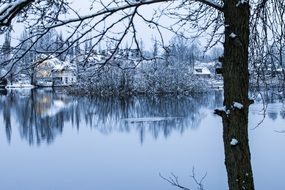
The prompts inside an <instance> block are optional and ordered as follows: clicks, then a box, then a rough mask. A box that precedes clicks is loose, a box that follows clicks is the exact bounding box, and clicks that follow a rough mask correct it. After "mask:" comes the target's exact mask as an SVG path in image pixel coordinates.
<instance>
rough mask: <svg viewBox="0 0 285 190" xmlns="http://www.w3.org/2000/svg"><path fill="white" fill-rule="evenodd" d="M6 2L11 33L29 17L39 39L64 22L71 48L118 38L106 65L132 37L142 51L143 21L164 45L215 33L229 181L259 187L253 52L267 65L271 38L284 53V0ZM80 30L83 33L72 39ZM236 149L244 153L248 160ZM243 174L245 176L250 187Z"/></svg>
mask: <svg viewBox="0 0 285 190" xmlns="http://www.w3.org/2000/svg"><path fill="white" fill-rule="evenodd" d="M154 4H160V6H159V7H158V8H157V10H156V11H154V14H153V15H151V16H148V15H144V14H143V10H144V8H145V7H147V6H149V5H154ZM0 5H1V9H0V27H1V31H2V32H5V31H6V30H7V28H8V27H10V26H11V25H12V24H13V21H16V20H17V21H19V22H23V23H24V24H26V25H27V28H28V29H29V31H31V36H32V37H31V38H33V39H34V42H35V43H36V41H38V39H39V38H41V37H42V36H43V35H44V34H46V33H47V32H48V31H49V30H51V29H53V28H60V27H63V26H64V27H66V28H67V29H69V33H68V35H67V37H66V41H69V47H71V46H72V45H74V44H76V43H78V42H80V43H84V41H85V40H91V39H88V38H86V36H87V35H88V34H90V33H92V36H90V38H92V41H93V47H92V48H94V47H96V46H98V45H99V44H100V43H101V42H102V41H112V42H113V43H112V44H111V47H110V50H111V52H112V54H111V55H110V56H109V57H108V58H107V59H106V61H105V62H104V63H102V66H104V65H105V64H106V63H108V61H110V60H111V59H112V56H113V54H114V53H115V52H116V51H117V50H118V48H119V47H120V45H121V44H122V43H123V42H124V40H126V39H127V40H129V41H131V44H130V46H131V47H136V48H138V49H140V47H139V44H140V43H139V39H140V38H139V36H138V35H139V32H138V26H137V24H136V23H137V22H144V23H145V24H146V26H148V27H150V28H151V29H154V30H155V31H156V32H157V34H158V35H159V36H160V40H161V43H162V44H165V43H164V38H163V36H164V32H165V31H171V32H174V33H176V34H179V35H183V36H187V32H191V31H195V32H196V34H195V36H203V35H205V34H209V35H206V36H207V37H208V38H207V39H208V46H209V47H211V46H213V45H215V44H217V43H220V42H222V43H223V46H224V56H223V57H222V58H221V59H220V61H221V62H222V75H223V79H224V106H225V111H221V110H220V111H218V110H217V113H218V114H219V115H221V116H222V118H223V124H224V132H225V131H226V132H225V133H224V137H225V138H224V143H225V150H227V152H228V153H229V154H227V156H226V166H227V170H228V174H229V175H228V176H229V177H228V180H229V187H230V189H243V188H246V189H254V185H253V177H252V171H251V166H250V154H249V147H248V138H247V128H248V124H247V115H248V107H249V105H250V103H251V101H250V100H249V98H248V89H249V71H248V67H249V56H251V60H254V62H253V64H256V63H257V62H258V61H259V62H260V63H264V61H265V60H266V59H265V58H266V56H267V55H268V52H270V51H269V47H270V45H271V44H270V40H271V39H274V42H275V43H276V44H278V48H279V50H280V54H279V55H281V54H282V51H283V48H284V44H283V43H284V23H283V20H284V2H283V0H142V1H133V0H112V1H111V0H110V1H107V2H105V3H104V2H102V1H99V0H98V1H97V0H94V1H93V2H92V3H91V5H90V9H91V11H90V13H89V14H87V15H79V14H78V13H77V12H76V11H74V10H73V9H72V8H71V7H70V5H69V4H68V2H67V1H64V0H51V1H50V0H49V1H47V0H44V1H36V0H17V1H16V0H14V1H8V0H7V1H1V3H0ZM67 11H68V12H69V13H70V14H71V15H72V18H69V19H66V18H65V17H63V16H62V13H67ZM165 16H168V18H172V22H171V23H169V24H167V25H164V24H163V23H161V22H160V20H161V18H162V17H165ZM75 34H76V35H77V37H76V38H73V37H74V36H75ZM35 43H34V44H35ZM34 44H32V45H31V47H32V46H34ZM163 46H164V45H163ZM16 47H20V46H19V45H18V46H16ZM69 47H66V48H65V49H61V50H59V51H56V53H57V54H58V55H61V54H62V53H64V52H65V51H68V49H69ZM249 47H251V49H249ZM92 48H91V49H92ZM15 49H16V52H15V53H14V55H17V48H15ZM30 49H31V48H28V49H27V51H26V52H28V51H29V50H30ZM26 52H24V53H23V54H22V55H25V54H26ZM279 58H280V64H283V61H282V59H283V58H282V56H279ZM20 59H21V56H19V55H17V56H13V57H12V61H11V63H12V64H11V65H12V67H13V65H14V64H15V63H17V62H18V61H19V60H20ZM11 70H12V69H10V70H9V71H11ZM235 103H239V104H240V105H242V109H236V108H235V107H234V105H235ZM240 107H241V106H240ZM229 126H230V127H229ZM231 138H236V139H239V143H238V144H237V145H236V146H235V147H233V146H231V144H230V141H231ZM237 147H238V148H237ZM244 150H246V151H244ZM244 153H246V154H244ZM237 155H245V158H243V157H242V156H237ZM239 162H242V163H244V167H239V165H238V164H237V163H239ZM245 171H247V172H245ZM246 173H247V174H248V175H246ZM237 178H238V179H239V180H238V181H237V180H236V179H237ZM240 180H241V181H245V182H246V185H244V184H242V183H241V182H240Z"/></svg>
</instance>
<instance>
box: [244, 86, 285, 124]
mask: <svg viewBox="0 0 285 190" xmlns="http://www.w3.org/2000/svg"><path fill="white" fill-rule="evenodd" d="M249 94H250V97H253V99H254V101H255V103H257V104H260V105H263V110H259V111H260V112H263V113H264V114H266V115H267V116H268V118H270V119H271V120H273V121H274V120H276V119H277V118H278V115H280V117H281V118H282V119H285V104H284V103H285V101H284V100H285V92H284V89H279V88H270V89H264V90H260V89H257V90H252V91H250V93H249ZM278 113H279V114H278ZM264 117H265V115H264Z"/></svg>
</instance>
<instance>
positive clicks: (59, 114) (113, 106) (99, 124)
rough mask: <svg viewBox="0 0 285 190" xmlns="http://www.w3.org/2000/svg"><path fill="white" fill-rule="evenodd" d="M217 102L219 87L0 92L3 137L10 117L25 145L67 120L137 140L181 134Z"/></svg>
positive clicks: (51, 135)
mask: <svg viewBox="0 0 285 190" xmlns="http://www.w3.org/2000/svg"><path fill="white" fill-rule="evenodd" d="M221 102H222V95H221V92H219V91H216V92H212V93H207V94H196V95H195V94H194V95H192V96H189V97H177V96H164V97H145V96H144V97H130V98H116V97H111V98H103V97H93V98H87V97H74V96H68V95H66V94H65V93H62V92H61V91H60V90H52V89H38V90H21V91H10V92H9V93H8V95H7V96H1V99H0V114H1V115H3V121H4V126H5V130H6V136H7V141H8V142H10V141H11V134H12V127H11V125H12V124H11V123H13V122H12V121H13V120H15V122H16V123H17V124H18V125H19V132H20V136H21V138H22V139H25V140H27V141H28V142H29V144H30V145H32V144H35V143H36V144H38V145H39V144H41V143H44V142H46V143H48V144H49V143H51V142H53V141H54V139H55V138H56V137H57V136H58V135H59V134H61V133H62V132H63V129H64V126H65V125H67V123H71V126H72V127H76V128H77V129H78V130H79V129H80V127H86V126H87V127H90V128H93V129H96V130H98V131H100V132H101V133H104V134H110V133H112V132H125V133H128V132H131V131H135V132H136V133H137V134H138V138H139V139H140V141H141V143H143V142H144V141H145V137H146V134H147V135H150V136H152V137H153V138H154V139H157V138H158V137H159V136H163V137H165V138H167V137H168V136H170V135H171V133H172V132H173V131H176V132H179V133H183V132H184V131H185V130H187V129H189V128H191V129H195V128H197V127H199V125H200V122H201V121H202V120H203V118H205V117H206V113H205V110H204V109H206V108H210V109H213V108H215V107H217V106H220V105H221ZM1 128H2V127H1ZM13 129H14V128H13ZM13 132H16V131H13Z"/></svg>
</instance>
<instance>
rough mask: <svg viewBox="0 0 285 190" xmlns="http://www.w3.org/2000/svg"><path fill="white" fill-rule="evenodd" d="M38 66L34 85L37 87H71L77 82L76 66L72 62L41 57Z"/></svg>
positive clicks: (51, 57)
mask: <svg viewBox="0 0 285 190" xmlns="http://www.w3.org/2000/svg"><path fill="white" fill-rule="evenodd" d="M36 64H37V65H36V67H35V71H34V83H35V85H37V86H69V85H73V84H75V83H76V82H77V69H76V66H74V65H72V64H71V63H70V62H62V61H60V60H59V59H57V58H55V57H53V56H50V57H47V56H46V55H41V56H39V57H38V59H37V63H36Z"/></svg>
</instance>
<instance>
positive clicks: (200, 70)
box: [193, 66, 211, 78]
mask: <svg viewBox="0 0 285 190" xmlns="http://www.w3.org/2000/svg"><path fill="white" fill-rule="evenodd" d="M193 74H194V75H195V76H198V77H201V78H211V71H210V70H209V69H208V68H207V67H198V66H194V71H193Z"/></svg>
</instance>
